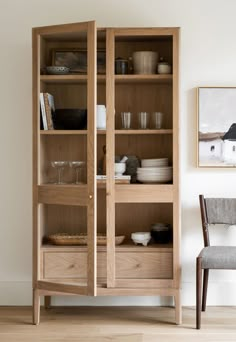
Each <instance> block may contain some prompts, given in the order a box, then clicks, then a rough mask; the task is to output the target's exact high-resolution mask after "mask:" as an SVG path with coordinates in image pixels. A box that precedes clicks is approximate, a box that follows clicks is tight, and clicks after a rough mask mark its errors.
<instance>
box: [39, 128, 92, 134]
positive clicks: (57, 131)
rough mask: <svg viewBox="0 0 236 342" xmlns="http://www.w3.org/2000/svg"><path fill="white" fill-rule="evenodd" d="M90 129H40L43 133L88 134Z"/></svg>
mask: <svg viewBox="0 0 236 342" xmlns="http://www.w3.org/2000/svg"><path fill="white" fill-rule="evenodd" d="M87 133H88V131H87V130H86V129H84V130H61V129H51V130H47V131H44V130H40V134H41V135H86V134H87Z"/></svg>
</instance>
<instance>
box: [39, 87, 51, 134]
mask: <svg viewBox="0 0 236 342" xmlns="http://www.w3.org/2000/svg"><path fill="white" fill-rule="evenodd" d="M40 111H41V119H42V129H44V130H48V129H54V125H53V119H52V116H53V112H54V111H55V105H54V98H53V96H52V95H51V94H49V93H40Z"/></svg>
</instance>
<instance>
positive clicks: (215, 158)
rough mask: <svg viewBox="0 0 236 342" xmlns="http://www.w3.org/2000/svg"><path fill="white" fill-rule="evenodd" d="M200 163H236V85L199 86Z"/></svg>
mask: <svg viewBox="0 0 236 342" xmlns="http://www.w3.org/2000/svg"><path fill="white" fill-rule="evenodd" d="M197 107H198V142H197V143H198V166H199V167H235V166H236V88H234V87H199V88H197Z"/></svg>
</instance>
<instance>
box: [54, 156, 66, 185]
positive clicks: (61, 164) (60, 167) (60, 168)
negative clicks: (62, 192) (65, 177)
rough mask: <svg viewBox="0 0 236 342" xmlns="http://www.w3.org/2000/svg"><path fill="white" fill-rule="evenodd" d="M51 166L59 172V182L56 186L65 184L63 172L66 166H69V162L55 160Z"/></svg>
mask: <svg viewBox="0 0 236 342" xmlns="http://www.w3.org/2000/svg"><path fill="white" fill-rule="evenodd" d="M51 165H52V167H54V168H55V169H56V170H57V182H56V183H55V184H65V183H64V182H63V181H62V172H63V170H64V168H65V166H66V165H68V162H67V161H64V160H54V161H52V162H51Z"/></svg>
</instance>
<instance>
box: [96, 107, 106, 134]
mask: <svg viewBox="0 0 236 342" xmlns="http://www.w3.org/2000/svg"><path fill="white" fill-rule="evenodd" d="M97 129H106V106H105V105H97Z"/></svg>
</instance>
